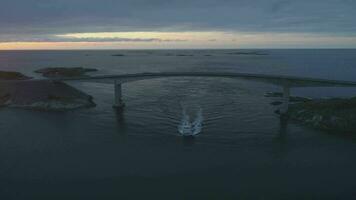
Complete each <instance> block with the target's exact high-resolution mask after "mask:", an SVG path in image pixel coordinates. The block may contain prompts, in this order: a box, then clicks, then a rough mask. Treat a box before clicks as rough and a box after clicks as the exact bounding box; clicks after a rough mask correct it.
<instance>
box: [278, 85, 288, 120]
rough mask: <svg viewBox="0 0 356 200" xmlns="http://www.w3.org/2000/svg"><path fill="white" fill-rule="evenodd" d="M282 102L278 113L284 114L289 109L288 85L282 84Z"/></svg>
mask: <svg viewBox="0 0 356 200" xmlns="http://www.w3.org/2000/svg"><path fill="white" fill-rule="evenodd" d="M282 98H283V104H282V106H281V108H280V110H279V111H280V114H281V115H285V114H287V113H288V110H289V101H290V87H289V86H287V85H285V86H283V97H282Z"/></svg>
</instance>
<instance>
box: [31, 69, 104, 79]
mask: <svg viewBox="0 0 356 200" xmlns="http://www.w3.org/2000/svg"><path fill="white" fill-rule="evenodd" d="M95 71H98V70H97V69H91V68H83V67H72V68H65V67H54V68H44V69H39V70H36V71H35V72H36V73H40V74H42V76H44V77H47V78H66V77H81V76H85V74H86V73H87V72H95Z"/></svg>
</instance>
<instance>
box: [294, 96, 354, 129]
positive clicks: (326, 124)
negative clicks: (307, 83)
mask: <svg viewBox="0 0 356 200" xmlns="http://www.w3.org/2000/svg"><path fill="white" fill-rule="evenodd" d="M289 116H290V118H291V119H292V120H296V121H298V122H301V123H302V124H304V125H307V126H310V127H313V128H316V129H320V130H324V131H327V132H331V133H344V134H355V133H356V97H353V98H348V99H342V98H332V99H315V100H312V101H308V102H302V103H296V104H292V105H290V109H289Z"/></svg>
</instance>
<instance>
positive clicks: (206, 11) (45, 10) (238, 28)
mask: <svg viewBox="0 0 356 200" xmlns="http://www.w3.org/2000/svg"><path fill="white" fill-rule="evenodd" d="M355 9H356V1H354V0H312V1H311V0H298V1H296V0H253V1H251V0H149V1H148V0H26V1H24V0H1V2H0V27H1V28H0V40H1V41H3V42H4V41H6V39H4V38H7V41H16V40H20V41H39V42H40V41H47V42H57V41H61V40H64V39H63V38H54V37H53V35H58V34H67V33H83V32H122V31H124V32H131V31H133V32H135V31H156V32H157V31H163V32H169V31H172V32H185V31H201V32H203V31H221V32H256V33H312V34H328V35H336V36H355V35H356V19H355V17H354V14H355ZM9 35H10V36H11V37H8V36H9ZM16 35H17V36H16ZM18 35H20V36H18ZM1 38H2V39H1ZM143 40H146V41H147V42H148V41H149V40H150V39H147V38H141V39H140V38H137V39H136V40H135V39H132V38H115V39H114V38H110V39H99V38H96V39H95V38H87V39H85V38H81V39H73V38H72V39H68V38H67V41H73V42H80V41H89V42H90V41H102V42H105V41H107V42H111V41H118V42H119V41H143ZM158 40H159V38H151V41H158Z"/></svg>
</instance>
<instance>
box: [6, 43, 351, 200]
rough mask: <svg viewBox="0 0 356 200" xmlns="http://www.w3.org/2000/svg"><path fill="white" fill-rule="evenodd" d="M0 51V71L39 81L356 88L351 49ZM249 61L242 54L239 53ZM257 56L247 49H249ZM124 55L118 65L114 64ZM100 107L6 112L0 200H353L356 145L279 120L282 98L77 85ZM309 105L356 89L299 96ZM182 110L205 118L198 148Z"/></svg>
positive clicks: (204, 88)
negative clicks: (43, 71)
mask: <svg viewBox="0 0 356 200" xmlns="http://www.w3.org/2000/svg"><path fill="white" fill-rule="evenodd" d="M240 51H242V50H234V49H231V50H101V51H95V50H87V51H86V50H82V51H0V70H4V71H18V72H22V73H23V74H25V75H28V76H32V77H34V78H41V76H40V75H39V74H36V73H34V71H35V70H36V69H40V68H45V67H87V68H96V69H98V70H99V71H98V72H93V73H90V75H110V74H131V73H143V72H183V71H184V72H197V71H199V72H244V73H257V74H273V75H290V76H300V77H311V78H325V79H334V80H348V81H356V50H352V49H349V50H347V49H345V50H336V49H330V50H327V49H325V50H320V49H319V50H314V49H308V50H305V49H299V50H285V49H284V50H282V49H280V50H279V49H275V50H270V49H265V50H263V49H262V50H257V51H258V52H263V53H264V55H239V54H235V53H236V52H240ZM244 51H247V50H244ZM248 51H251V50H248ZM115 54H122V55H123V56H112V55H115ZM71 85H72V86H74V87H76V88H77V89H80V90H82V91H84V92H86V93H88V94H90V95H92V96H93V98H94V102H95V103H96V104H97V106H96V107H94V108H88V109H79V110H74V111H68V112H41V111H33V110H21V109H14V108H0V197H3V198H1V199H118V198H123V199H351V198H353V197H355V196H356V191H355V188H356V183H355V180H356V173H355V169H356V159H355V153H356V138H354V137H346V136H342V135H340V134H338V133H325V132H322V131H318V130H313V129H311V128H309V127H305V126H303V125H301V124H298V123H296V122H293V121H288V123H284V122H282V121H280V119H279V116H278V115H276V114H275V113H274V111H275V110H276V107H274V106H272V105H270V103H271V102H272V101H273V99H271V98H267V97H265V96H264V94H265V93H266V92H276V91H277V92H278V91H281V88H279V87H277V86H273V85H269V84H266V83H259V82H253V81H247V80H235V79H225V78H192V77H191V78H182V77H181V78H160V79H152V80H143V81H138V82H132V83H127V84H124V85H123V100H124V102H125V104H126V106H125V108H124V110H123V112H118V111H117V110H115V109H114V108H113V107H112V105H113V101H114V89H113V85H109V84H100V83H71ZM291 92H292V95H296V96H305V97H310V98H327V97H351V96H356V88H298V89H292V91H291ZM183 109H185V110H186V112H187V114H188V115H189V116H192V118H194V116H195V115H196V113H197V112H198V111H199V110H201V115H202V119H203V120H202V127H201V132H200V134H199V135H197V136H196V137H195V138H194V139H192V138H190V139H185V138H183V137H182V136H181V135H180V133H179V130H178V127H179V124H180V123H181V120H182V112H183Z"/></svg>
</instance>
